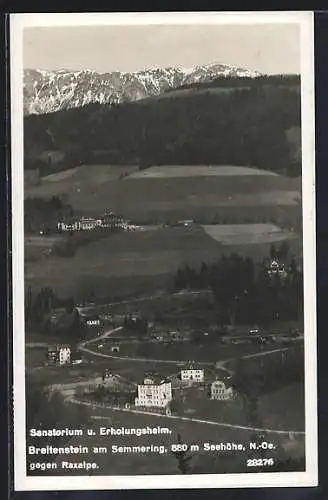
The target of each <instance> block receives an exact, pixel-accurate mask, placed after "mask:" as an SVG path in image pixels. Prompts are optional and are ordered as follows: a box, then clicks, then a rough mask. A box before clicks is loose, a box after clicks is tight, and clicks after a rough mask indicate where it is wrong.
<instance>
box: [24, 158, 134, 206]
mask: <svg viewBox="0 0 328 500" xmlns="http://www.w3.org/2000/svg"><path fill="white" fill-rule="evenodd" d="M137 168H138V167H136V166H121V165H81V166H77V167H74V168H70V169H67V170H63V171H60V172H56V173H53V174H49V175H46V176H45V177H41V178H40V180H39V183H38V185H37V186H35V185H34V186H33V185H30V186H27V187H26V189H25V198H26V197H33V196H41V197H50V196H55V195H59V194H63V193H70V192H74V191H76V192H77V193H79V192H80V190H81V189H83V186H85V185H90V188H91V189H92V188H94V186H96V185H98V184H99V185H101V184H103V183H108V182H112V181H116V180H118V179H119V178H120V176H122V174H124V175H129V174H130V173H132V172H134V171H135V170H137Z"/></svg>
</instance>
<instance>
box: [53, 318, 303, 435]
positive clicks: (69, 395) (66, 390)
mask: <svg viewBox="0 0 328 500" xmlns="http://www.w3.org/2000/svg"><path fill="white" fill-rule="evenodd" d="M122 329H123V327H117V328H114V329H112V330H109V331H107V332H105V333H103V334H102V335H100V336H97V337H95V338H92V339H89V340H87V341H84V342H81V343H80V344H79V346H78V350H79V351H81V352H85V353H88V354H89V355H93V356H97V357H101V358H109V359H120V360H124V361H140V362H144V361H148V362H149V361H150V362H154V363H171V364H175V365H176V364H177V363H180V362H181V363H185V360H184V361H177V360H162V359H149V358H128V357H123V356H117V355H111V354H104V353H99V352H96V351H93V350H92V349H89V348H88V347H87V346H90V345H92V344H95V343H99V341H101V340H103V339H106V338H108V337H109V336H110V335H112V334H114V333H115V332H117V331H120V330H122ZM287 350H288V347H284V348H279V349H273V350H271V351H264V352H259V353H255V354H247V355H245V356H242V358H229V359H226V360H222V361H219V362H217V363H216V367H217V368H221V369H222V370H226V371H227V372H229V373H230V374H231V373H232V372H231V370H229V369H228V368H227V367H226V365H227V364H228V363H230V362H231V361H233V360H235V359H249V358H253V357H259V356H266V355H269V354H272V353H275V352H283V351H287ZM201 364H202V365H211V366H213V364H214V363H201ZM93 380H94V379H92V380H91V381H90V380H89V381H87V382H84V385H87V384H90V383H92V381H93ZM80 385H83V383H76V384H74V383H71V384H66V385H61V386H58V389H59V390H60V391H61V392H62V393H63V394H64V395H65V397H66V399H68V400H69V402H70V403H73V404H79V405H84V406H89V407H92V408H103V409H108V410H111V411H119V412H126V413H135V414H140V415H150V416H154V417H160V418H167V419H173V420H181V421H190V422H198V423H201V424H207V425H212V426H217V427H222V428H229V429H237V430H238V429H239V430H245V431H250V432H262V433H268V434H276V435H285V436H288V437H289V438H290V439H294V438H295V437H296V436H303V437H304V436H305V432H304V431H296V430H280V429H270V428H258V427H250V426H243V425H238V424H229V423H224V422H215V421H211V420H204V419H198V418H193V417H183V416H179V415H163V414H159V413H155V412H151V411H142V410H134V409H130V408H121V407H115V406H108V405H104V404H95V403H91V402H88V401H81V400H78V399H76V398H75V397H74V394H75V388H76V387H78V386H80ZM52 387H54V386H52ZM104 418H105V417H104Z"/></svg>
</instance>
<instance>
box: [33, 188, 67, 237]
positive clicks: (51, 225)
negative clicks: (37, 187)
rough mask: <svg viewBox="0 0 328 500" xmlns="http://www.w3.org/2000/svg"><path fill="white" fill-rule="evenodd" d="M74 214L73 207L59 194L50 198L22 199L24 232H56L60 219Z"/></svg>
mask: <svg viewBox="0 0 328 500" xmlns="http://www.w3.org/2000/svg"><path fill="white" fill-rule="evenodd" d="M73 216H74V209H73V207H72V206H71V205H70V204H69V203H67V202H66V201H65V200H63V198H61V197H60V196H52V197H51V198H48V199H47V198H39V197H29V198H26V199H25V200H24V230H25V233H27V234H29V233H39V232H40V231H43V233H44V234H47V233H48V234H49V233H54V232H56V228H57V222H58V220H60V219H65V218H70V217H73Z"/></svg>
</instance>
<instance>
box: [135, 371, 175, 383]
mask: <svg viewBox="0 0 328 500" xmlns="http://www.w3.org/2000/svg"><path fill="white" fill-rule="evenodd" d="M146 379H151V380H152V382H153V383H152V384H144V381H145V380H146ZM166 382H171V381H170V380H169V379H168V378H167V377H162V376H161V375H160V374H158V373H145V375H144V378H143V382H142V384H139V385H160V384H164V383H166Z"/></svg>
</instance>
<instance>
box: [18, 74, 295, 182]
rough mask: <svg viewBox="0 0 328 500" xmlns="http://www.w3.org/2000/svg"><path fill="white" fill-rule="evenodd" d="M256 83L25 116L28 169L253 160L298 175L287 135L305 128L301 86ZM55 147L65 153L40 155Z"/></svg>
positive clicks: (245, 162)
mask: <svg viewBox="0 0 328 500" xmlns="http://www.w3.org/2000/svg"><path fill="white" fill-rule="evenodd" d="M240 80H243V79H240ZM254 82H255V83H254ZM254 82H253V84H252V85H251V86H250V87H249V88H244V86H245V83H241V82H240V86H239V87H238V85H236V84H235V88H234V91H229V92H204V91H203V88H202V90H201V91H199V92H197V91H195V92H194V91H193V92H186V91H185V90H181V91H180V92H181V93H183V94H184V98H183V99H182V98H180V97H178V93H179V91H176V92H173V93H172V95H171V96H169V94H168V96H167V97H166V98H165V99H164V98H162V99H158V98H148V99H145V100H142V101H138V102H134V103H123V104H120V105H117V106H111V107H108V106H106V105H98V104H93V105H89V106H85V107H83V108H77V109H72V110H69V111H61V112H58V113H52V114H48V115H42V116H30V117H27V118H26V119H25V168H36V167H39V168H40V169H41V170H42V172H43V174H46V173H51V172H52V171H56V170H57V171H58V170H63V169H65V168H72V167H74V166H76V165H79V164H81V163H84V164H95V163H98V164H99V163H103V164H114V165H115V164H121V165H124V164H125V165H138V166H139V167H140V168H147V167H148V166H150V165H170V164H171V165H186V164H187V165H209V164H210V165H211V164H212V165H244V166H249V165H254V166H257V167H258V168H262V169H265V170H271V171H274V172H277V173H284V174H286V175H289V176H297V175H300V158H299V154H298V155H297V154H295V146H294V142H295V140H294V139H291V138H290V134H289V135H288V131H289V130H290V129H292V130H297V128H299V127H300V121H301V118H300V95H299V92H298V91H297V89H296V90H295V85H294V87H291V86H288V85H287V86H283V85H281V82H280V83H279V84H277V81H276V80H273V81H272V82H271V80H270V77H268V79H267V80H263V79H259V81H258V82H257V79H255V80H254ZM270 82H271V83H270ZM213 88H214V87H213ZM54 150H57V151H61V152H62V153H64V159H63V160H61V161H57V162H52V161H51V159H50V160H48V161H45V160H41V156H40V155H41V154H43V155H44V152H45V151H49V152H51V151H54ZM49 155H50V153H49ZM49 158H50V156H49Z"/></svg>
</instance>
